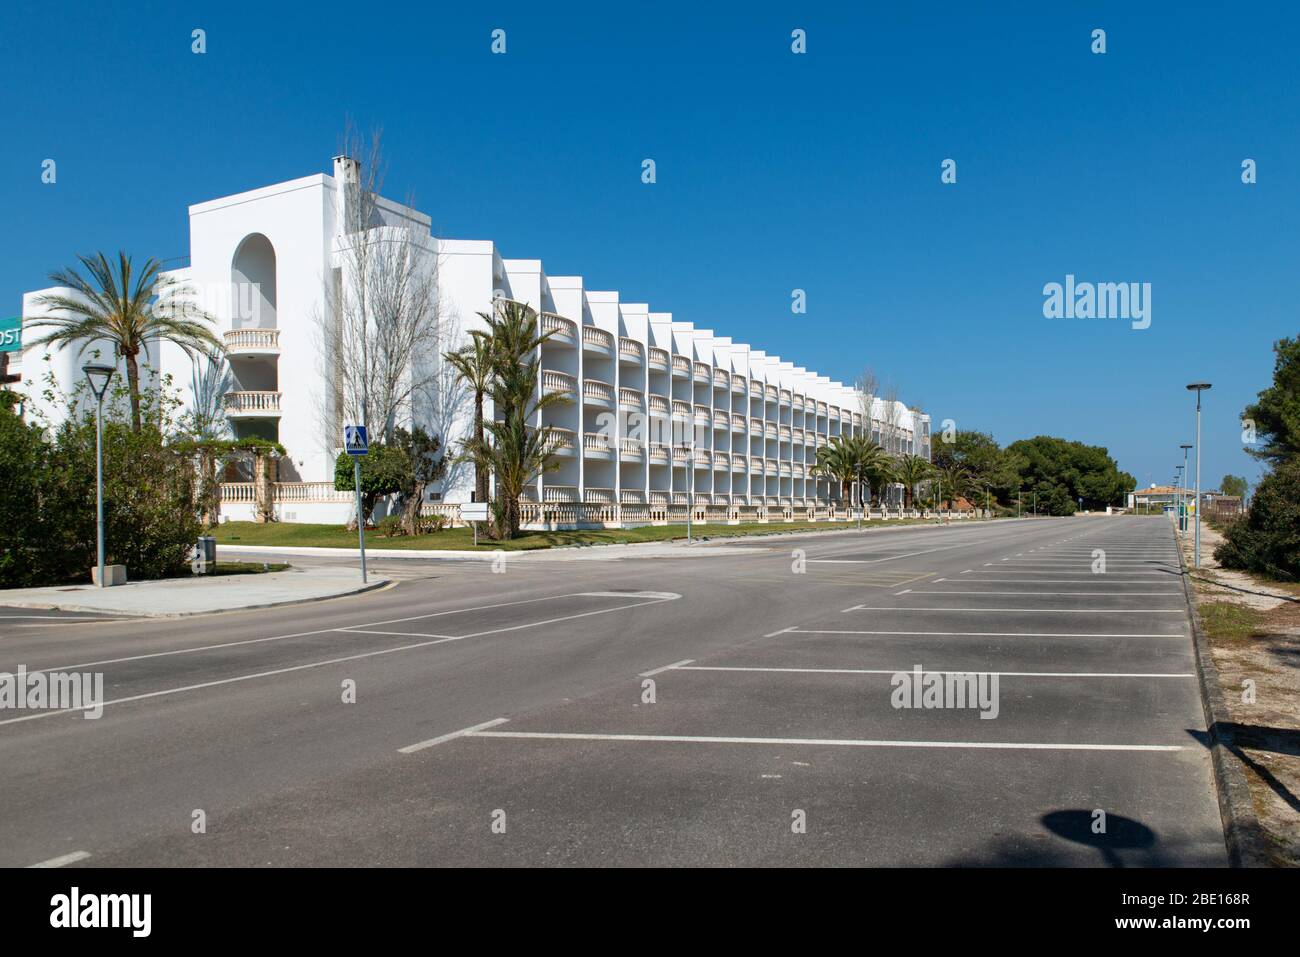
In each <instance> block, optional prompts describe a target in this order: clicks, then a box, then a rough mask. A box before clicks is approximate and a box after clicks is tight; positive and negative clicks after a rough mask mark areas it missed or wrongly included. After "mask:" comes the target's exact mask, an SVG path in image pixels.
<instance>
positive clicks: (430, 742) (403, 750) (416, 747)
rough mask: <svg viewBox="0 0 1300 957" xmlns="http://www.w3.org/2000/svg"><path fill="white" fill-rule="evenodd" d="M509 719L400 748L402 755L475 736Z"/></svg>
mask: <svg viewBox="0 0 1300 957" xmlns="http://www.w3.org/2000/svg"><path fill="white" fill-rule="evenodd" d="M508 720H509V719H508V718H493V719H492V720H491V721H484V722H483V723H482V724H476V725H472V726H471V727H468V728H461V729H460V730H459V731H453V732H451V733H450V734H443V735H439V736H438V737H436V738H430V739H429V740H428V741H421V742H419V743H418V744H408V745H407V746H406V747H404V748H398V749H397V750H398V752H399V753H401V754H414V753H415V752H416V751H423V750H424V749H425V748H432V747H434V746H435V745H438V744H442V743H443V742H444V741H452V740H454V739H456V738H463V737H466V736H467V735H471V734H474V733H475V732H476V731H485V730H487V729H488V728H495V727H496V726H497V725H499V724H505V723H506V722H507V721H508Z"/></svg>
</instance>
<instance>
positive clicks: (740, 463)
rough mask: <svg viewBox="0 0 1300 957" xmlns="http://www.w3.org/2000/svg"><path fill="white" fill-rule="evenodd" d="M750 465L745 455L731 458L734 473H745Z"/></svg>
mask: <svg viewBox="0 0 1300 957" xmlns="http://www.w3.org/2000/svg"><path fill="white" fill-rule="evenodd" d="M748 464H749V460H748V459H746V458H745V456H743V455H734V454H733V455H732V456H731V471H733V472H743V471H745V469H746V468H747V467H748Z"/></svg>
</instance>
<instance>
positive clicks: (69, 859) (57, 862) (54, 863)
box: [27, 851, 90, 868]
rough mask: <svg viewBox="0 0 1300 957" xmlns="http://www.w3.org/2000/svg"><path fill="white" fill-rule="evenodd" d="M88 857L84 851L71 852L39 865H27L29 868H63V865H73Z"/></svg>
mask: <svg viewBox="0 0 1300 957" xmlns="http://www.w3.org/2000/svg"><path fill="white" fill-rule="evenodd" d="M88 857H90V854H89V853H87V852H86V851H73V852H72V853H71V854H61V855H59V856H58V857H51V858H50V859H49V860H48V861H41V862H40V863H39V864H28V865H27V866H28V867H29V868H33V867H63V866H64V865H65V864H75V863H77V861H84V860H85V859H86V858H88Z"/></svg>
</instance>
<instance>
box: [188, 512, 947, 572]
mask: <svg viewBox="0 0 1300 957" xmlns="http://www.w3.org/2000/svg"><path fill="white" fill-rule="evenodd" d="M933 524H934V522H933V521H932V520H926V519H919V518H916V519H894V520H890V521H875V522H864V523H863V527H864V528H881V527H884V526H895V525H933ZM852 527H853V525H852V523H849V522H771V523H768V524H766V525H765V524H762V523H759V522H750V523H745V524H741V525H696V526H695V527H694V534H695V536H696V537H697V538H721V537H728V536H736V535H771V534H773V533H775V532H808V531H818V532H827V531H836V530H838V531H844V530H845V529H848V528H852ZM211 534H212V535H214V536H215V537H216V539H217V544H218V545H280V546H286V547H293V546H299V547H301V546H312V547H316V548H356V547H357V535H356V532H349V531H348V530H347V529H346V528H344V527H343V526H341V525H307V524H297V523H290V522H277V523H274V524H269V523H268V524H264V525H259V524H257V523H256V522H226V523H225V524H223V525H221V526H219V527H218V528H216V529H215V530H214V531H213V532H212V533H211ZM685 537H686V526H685V525H645V526H642V527H641V528H611V529H583V530H575V531H566V532H523V533H522V534H521V535H520V537H519V538H516V539H512V540H511V541H508V542H494V541H492V540H490V539H488V538H487V537H486V536H484V535H482V534H480V535H479V545H478V550H479V551H481V552H491V551H496V550H497V549H501V550H503V551H528V550H531V549H535V548H553V547H554V546H556V545H622V544H628V543H631V542H666V541H671V540H673V539H679V538H680V539H684V538H685ZM473 541H474V538H473V535H472V533H471V532H470V530H469V529H468V528H444V529H443V530H442V531H440V532H433V533H432V534H429V535H415V536H405V535H399V536H396V537H393V538H387V537H385V536H383V535H381V534H379V533H378V532H376V531H373V530H372V531H368V532H366V545H367V546H369V547H370V548H404V549H416V550H422V549H428V550H437V551H444V550H445V551H451V550H456V551H460V550H467V551H474V545H473ZM223 564H224V563H223V562H221V561H220V560H218V562H217V567H218V568H221V566H222V565H223ZM259 567H260V566H259Z"/></svg>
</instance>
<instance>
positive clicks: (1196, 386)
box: [1187, 382, 1210, 568]
mask: <svg viewBox="0 0 1300 957" xmlns="http://www.w3.org/2000/svg"><path fill="white" fill-rule="evenodd" d="M1208 388H1210V383H1208V382H1193V383H1190V384H1189V385H1188V386H1187V390H1188V391H1189V392H1195V393H1196V503H1195V505H1194V506H1193V507H1194V508H1195V509H1196V544H1195V545H1194V546H1193V547H1194V548H1195V549H1196V567H1197V568H1200V567H1201V393H1202V392H1204V391H1205V390H1206V389H1208Z"/></svg>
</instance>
